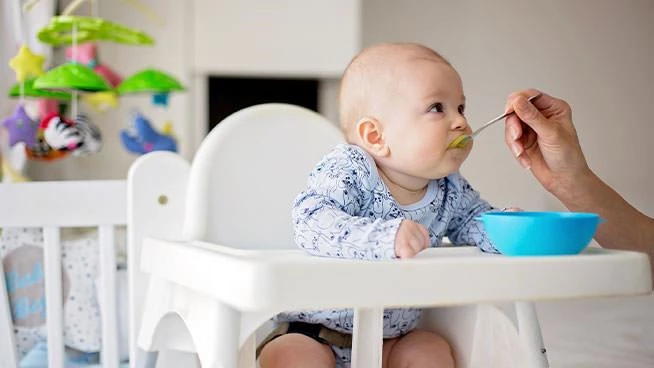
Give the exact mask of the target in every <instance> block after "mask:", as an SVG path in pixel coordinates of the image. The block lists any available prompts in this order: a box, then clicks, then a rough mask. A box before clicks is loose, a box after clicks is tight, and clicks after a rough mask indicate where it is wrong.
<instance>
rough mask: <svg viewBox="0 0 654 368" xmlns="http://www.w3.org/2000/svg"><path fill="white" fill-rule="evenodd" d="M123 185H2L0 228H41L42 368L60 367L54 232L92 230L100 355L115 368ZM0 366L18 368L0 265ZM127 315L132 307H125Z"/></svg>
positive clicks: (57, 253)
mask: <svg viewBox="0 0 654 368" xmlns="http://www.w3.org/2000/svg"><path fill="white" fill-rule="evenodd" d="M126 189H127V186H126V183H125V181H67V182H66V181H63V182H34V183H17V184H2V185H1V186H0V203H1V206H2V210H1V211H0V227H1V228H10V227H21V228H22V227H40V228H43V237H44V244H43V253H44V254H43V258H44V265H43V268H44V279H45V299H46V315H47V324H46V326H47V327H46V329H47V336H48V338H47V343H48V362H49V364H48V366H49V367H63V366H64V343H63V326H64V321H63V301H62V269H61V266H60V265H61V242H60V238H61V237H60V234H61V233H60V231H61V229H63V228H69V227H97V229H98V243H99V265H100V269H99V270H98V278H97V280H98V281H99V282H100V284H99V287H98V290H99V295H98V298H99V299H102V308H101V310H102V313H103V315H102V316H101V320H102V351H101V357H102V358H101V359H102V362H103V365H104V366H105V367H118V363H119V358H118V354H119V353H118V346H119V342H118V310H117V282H116V273H117V269H116V249H115V241H114V234H115V231H114V230H115V229H116V227H117V226H125V225H126V224H127V211H126V208H127V202H126V198H127V190H126ZM0 271H2V272H0V282H1V283H2V285H3V287H0V367H3V368H4V367H18V361H19V359H18V354H17V352H16V348H15V341H14V334H13V328H12V320H11V313H10V310H9V304H8V295H7V291H6V289H5V288H4V285H5V279H4V270H2V263H0ZM129 310H133V308H129Z"/></svg>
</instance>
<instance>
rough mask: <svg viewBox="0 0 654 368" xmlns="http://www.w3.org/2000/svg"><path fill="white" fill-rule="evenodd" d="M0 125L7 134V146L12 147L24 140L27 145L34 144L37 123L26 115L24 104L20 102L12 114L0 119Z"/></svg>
mask: <svg viewBox="0 0 654 368" xmlns="http://www.w3.org/2000/svg"><path fill="white" fill-rule="evenodd" d="M2 126H3V127H5V129H6V130H7V133H8V135H9V147H13V146H15V145H16V144H17V143H19V142H25V145H26V146H28V147H32V146H34V145H35V144H36V132H37V130H38V124H37V123H36V122H35V121H34V120H32V119H31V118H30V117H29V115H27V112H26V111H25V106H23V105H22V104H20V105H18V107H17V108H16V111H15V112H14V114H13V115H11V116H9V117H7V118H5V119H4V120H3V121H2Z"/></svg>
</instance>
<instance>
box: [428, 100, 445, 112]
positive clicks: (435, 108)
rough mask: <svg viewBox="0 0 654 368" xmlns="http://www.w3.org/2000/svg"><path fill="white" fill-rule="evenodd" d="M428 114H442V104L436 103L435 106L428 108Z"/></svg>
mask: <svg viewBox="0 0 654 368" xmlns="http://www.w3.org/2000/svg"><path fill="white" fill-rule="evenodd" d="M429 112H443V104H442V103H440V102H436V103H435V104H433V105H431V106H430V107H429Z"/></svg>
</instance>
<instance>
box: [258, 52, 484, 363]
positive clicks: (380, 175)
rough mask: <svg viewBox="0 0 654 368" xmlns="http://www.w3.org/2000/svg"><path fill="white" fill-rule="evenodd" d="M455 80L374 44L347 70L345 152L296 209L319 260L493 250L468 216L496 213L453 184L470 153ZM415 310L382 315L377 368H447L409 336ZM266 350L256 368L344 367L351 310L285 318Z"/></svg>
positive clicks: (426, 61)
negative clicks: (449, 248) (463, 140)
mask: <svg viewBox="0 0 654 368" xmlns="http://www.w3.org/2000/svg"><path fill="white" fill-rule="evenodd" d="M464 111H465V96H464V94H463V86H462V83H461V78H460V77H459V75H458V73H457V72H456V70H454V68H453V67H452V66H451V65H450V63H449V62H448V61H447V60H445V59H444V58H443V57H442V56H440V55H439V54H438V53H436V52H435V51H433V50H431V49H429V48H427V47H425V46H422V45H418V44H412V43H391V44H379V45H375V46H372V47H369V48H367V49H365V50H363V51H362V52H361V53H360V54H359V55H357V56H356V57H355V58H354V59H353V60H352V62H351V63H350V65H349V66H348V67H347V69H346V70H345V73H344V74H343V78H342V81H341V90H340V120H341V126H342V128H343V132H344V134H345V137H346V140H347V142H348V143H349V144H344V145H339V146H337V147H336V148H335V149H334V150H333V151H331V152H330V153H328V154H327V155H326V156H325V157H324V158H323V159H322V160H321V161H320V162H319V163H318V165H317V166H316V167H315V169H314V170H313V171H312V172H311V174H310V176H309V180H308V186H307V189H306V190H304V191H303V192H302V193H301V194H300V195H299V196H298V197H297V199H296V201H295V203H294V206H293V224H294V228H295V239H296V242H297V243H298V245H299V246H300V247H302V248H303V249H305V250H306V251H307V252H309V253H311V254H313V255H318V256H324V257H339V258H353V259H366V260H381V259H394V258H411V257H413V256H415V255H416V254H417V253H419V252H420V251H422V250H423V249H425V248H427V247H437V246H439V245H440V244H441V241H442V238H443V237H444V236H447V237H448V238H449V240H450V241H451V242H452V243H453V244H455V245H476V246H478V247H480V248H481V249H482V250H484V251H492V252H494V251H495V249H494V248H493V246H492V244H491V243H490V241H489V240H488V238H487V237H486V235H485V233H484V231H483V228H482V227H481V224H479V223H478V222H477V221H475V217H476V216H478V215H479V214H481V213H483V212H487V211H490V210H492V209H493V207H491V206H490V205H489V204H488V203H487V202H485V201H484V200H482V199H480V197H479V194H478V193H477V192H476V191H475V190H474V189H473V188H472V187H471V186H470V184H469V183H468V182H467V181H466V180H465V179H464V178H463V177H462V176H461V175H460V174H459V172H458V170H459V168H460V166H461V164H462V163H463V161H465V159H466V158H467V157H468V154H469V153H470V150H471V148H472V144H468V145H467V146H466V147H464V148H448V145H449V143H450V142H452V141H453V140H454V139H456V138H457V137H459V136H461V135H462V134H470V133H471V129H470V127H469V126H468V123H467V121H466V117H465V114H464ZM420 314H421V311H420V310H419V309H406V308H405V309H386V310H385V311H384V343H383V353H382V360H383V366H384V367H390V368H393V367H425V368H427V367H439V368H441V367H454V358H453V354H452V351H451V349H450V346H449V344H448V343H447V342H446V341H445V340H444V339H443V338H442V337H441V336H439V335H437V334H435V333H432V332H427V331H422V330H419V329H416V326H417V324H418V320H419V317H420ZM277 319H278V321H283V322H284V323H281V324H280V327H279V328H278V329H277V330H276V331H275V332H274V333H273V334H271V336H270V337H269V338H268V339H267V340H266V341H264V343H263V344H262V350H261V355H260V364H261V366H262V367H263V368H274V367H329V368H333V367H348V366H349V365H350V358H351V356H350V354H351V333H352V327H353V321H352V320H353V312H352V310H350V309H340V310H323V311H298V312H286V313H282V314H281V315H279V316H278V317H277Z"/></svg>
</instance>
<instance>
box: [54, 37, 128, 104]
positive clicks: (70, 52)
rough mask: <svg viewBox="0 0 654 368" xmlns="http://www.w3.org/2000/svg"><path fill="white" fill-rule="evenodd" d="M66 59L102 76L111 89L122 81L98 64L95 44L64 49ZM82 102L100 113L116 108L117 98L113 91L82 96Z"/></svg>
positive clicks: (110, 70) (119, 77) (107, 68)
mask: <svg viewBox="0 0 654 368" xmlns="http://www.w3.org/2000/svg"><path fill="white" fill-rule="evenodd" d="M66 57H67V59H68V61H70V62H74V63H79V64H82V65H85V66H87V67H89V68H91V69H92V70H93V71H95V72H96V73H98V74H99V75H100V76H102V77H103V78H104V79H105V80H106V81H107V82H108V83H109V85H110V86H111V87H116V86H118V85H119V84H120V82H122V80H123V79H122V77H121V76H120V75H118V73H116V72H114V71H113V70H112V69H111V68H109V67H108V66H106V65H104V64H101V63H100V61H99V59H98V53H97V45H96V44H95V43H85V44H82V45H78V46H71V47H68V48H66ZM82 101H84V102H85V103H86V104H87V105H89V106H91V107H92V108H94V109H95V110H97V111H101V112H102V111H106V110H108V109H109V108H115V107H117V106H118V96H117V95H116V92H115V91H114V90H109V91H104V92H95V93H88V94H85V95H83V96H82Z"/></svg>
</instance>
